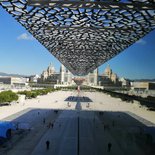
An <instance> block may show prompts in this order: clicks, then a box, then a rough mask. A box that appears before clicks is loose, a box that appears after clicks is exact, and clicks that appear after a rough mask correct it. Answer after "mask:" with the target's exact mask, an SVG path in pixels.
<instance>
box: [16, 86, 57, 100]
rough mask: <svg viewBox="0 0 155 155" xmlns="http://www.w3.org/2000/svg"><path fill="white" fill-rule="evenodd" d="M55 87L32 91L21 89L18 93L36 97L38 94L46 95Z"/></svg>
mask: <svg viewBox="0 0 155 155" xmlns="http://www.w3.org/2000/svg"><path fill="white" fill-rule="evenodd" d="M55 90H57V89H53V88H47V89H37V90H32V91H21V92H18V94H23V95H25V96H26V98H36V97H37V96H38V95H46V94H48V93H49V92H52V91H55Z"/></svg>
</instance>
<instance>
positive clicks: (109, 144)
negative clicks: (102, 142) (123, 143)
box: [108, 142, 112, 152]
mask: <svg viewBox="0 0 155 155" xmlns="http://www.w3.org/2000/svg"><path fill="white" fill-rule="evenodd" d="M111 147H112V144H111V143H110V142H109V143H108V152H110V151H111Z"/></svg>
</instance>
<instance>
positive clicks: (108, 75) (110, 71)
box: [104, 65, 112, 79]
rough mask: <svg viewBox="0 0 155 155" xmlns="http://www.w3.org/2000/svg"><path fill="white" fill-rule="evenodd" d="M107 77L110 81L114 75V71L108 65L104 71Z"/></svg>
mask: <svg viewBox="0 0 155 155" xmlns="http://www.w3.org/2000/svg"><path fill="white" fill-rule="evenodd" d="M104 73H105V75H106V76H107V77H108V78H109V79H110V78H111V75H112V70H111V68H110V66H109V65H108V66H107V68H106V69H105V71H104Z"/></svg>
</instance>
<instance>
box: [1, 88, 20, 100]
mask: <svg viewBox="0 0 155 155" xmlns="http://www.w3.org/2000/svg"><path fill="white" fill-rule="evenodd" d="M17 100H18V95H17V94H16V93H14V92H12V91H10V90H9V91H3V92H1V93H0V103H4V102H12V101H17Z"/></svg>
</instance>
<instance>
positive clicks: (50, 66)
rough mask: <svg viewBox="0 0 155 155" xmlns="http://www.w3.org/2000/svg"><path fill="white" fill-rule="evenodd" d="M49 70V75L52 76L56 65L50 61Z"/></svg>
mask: <svg viewBox="0 0 155 155" xmlns="http://www.w3.org/2000/svg"><path fill="white" fill-rule="evenodd" d="M47 72H48V76H51V75H52V74H54V73H55V68H54V66H53V65H52V63H50V65H49V66H48V68H47Z"/></svg>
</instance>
